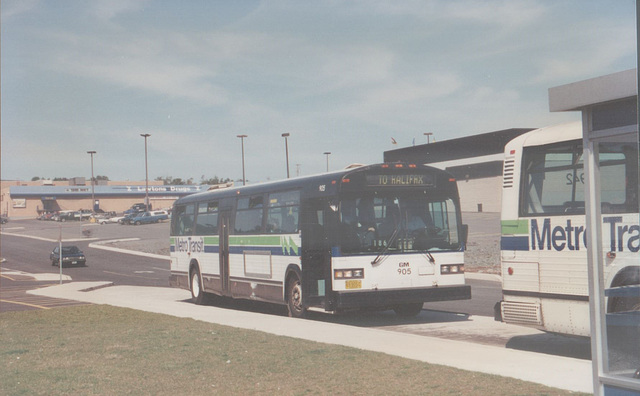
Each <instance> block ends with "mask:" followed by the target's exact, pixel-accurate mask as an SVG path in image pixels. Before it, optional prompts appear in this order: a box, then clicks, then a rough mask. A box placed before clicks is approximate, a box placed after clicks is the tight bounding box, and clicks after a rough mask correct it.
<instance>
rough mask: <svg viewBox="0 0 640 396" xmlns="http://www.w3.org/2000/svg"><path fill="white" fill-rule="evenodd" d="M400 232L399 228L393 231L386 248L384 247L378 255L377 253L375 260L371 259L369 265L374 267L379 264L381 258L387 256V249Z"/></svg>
mask: <svg viewBox="0 0 640 396" xmlns="http://www.w3.org/2000/svg"><path fill="white" fill-rule="evenodd" d="M399 231H400V229H399V228H396V229H395V230H394V231H393V234H391V238H389V240H388V241H387V246H385V247H384V248H383V249H382V250H381V251H380V253H378V255H377V256H376V258H375V259H373V261H372V262H371V265H376V264H378V263H379V262H380V260H381V259H382V257H383V256H385V255H386V254H387V252H388V251H389V248H390V247H391V244H392V243H393V242H394V241H395V240H396V237H397V236H398V232H399Z"/></svg>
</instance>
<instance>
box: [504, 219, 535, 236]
mask: <svg viewBox="0 0 640 396" xmlns="http://www.w3.org/2000/svg"><path fill="white" fill-rule="evenodd" d="M500 223H501V226H502V235H523V234H524V235H527V234H529V221H528V220H502V221H501V222H500Z"/></svg>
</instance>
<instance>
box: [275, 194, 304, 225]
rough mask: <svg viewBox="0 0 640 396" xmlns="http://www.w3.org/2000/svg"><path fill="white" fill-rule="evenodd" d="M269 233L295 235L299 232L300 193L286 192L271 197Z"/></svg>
mask: <svg viewBox="0 0 640 396" xmlns="http://www.w3.org/2000/svg"><path fill="white" fill-rule="evenodd" d="M268 204H269V209H268V212H267V232H268V233H271V234H294V233H296V232H298V218H299V214H298V213H299V211H300V192H299V191H285V192H279V193H272V194H270V195H269V201H268Z"/></svg>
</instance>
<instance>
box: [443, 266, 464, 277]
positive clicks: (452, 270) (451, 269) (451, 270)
mask: <svg viewBox="0 0 640 396" xmlns="http://www.w3.org/2000/svg"><path fill="white" fill-rule="evenodd" d="M440 273H441V274H442V275H449V274H464V264H446V265H442V266H440Z"/></svg>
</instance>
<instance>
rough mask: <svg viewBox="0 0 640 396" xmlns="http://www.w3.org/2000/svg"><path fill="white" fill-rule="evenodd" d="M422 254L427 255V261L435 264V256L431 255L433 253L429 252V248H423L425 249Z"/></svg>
mask: <svg viewBox="0 0 640 396" xmlns="http://www.w3.org/2000/svg"><path fill="white" fill-rule="evenodd" d="M424 254H426V255H427V258H428V259H429V262H430V263H431V264H435V263H436V258H435V257H433V254H431V252H430V251H429V249H425V250H424Z"/></svg>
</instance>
